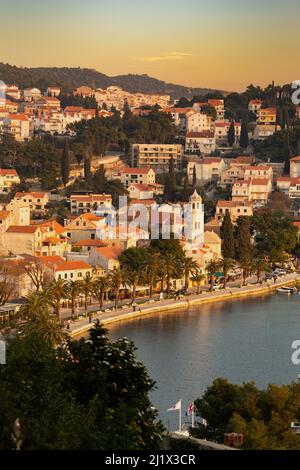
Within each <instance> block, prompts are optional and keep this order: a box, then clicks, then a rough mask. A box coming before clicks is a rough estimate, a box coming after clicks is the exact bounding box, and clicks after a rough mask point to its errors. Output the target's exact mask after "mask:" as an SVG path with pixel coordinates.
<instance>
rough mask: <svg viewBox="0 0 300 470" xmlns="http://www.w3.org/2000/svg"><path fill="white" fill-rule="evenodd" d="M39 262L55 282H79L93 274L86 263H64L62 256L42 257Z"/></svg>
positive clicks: (90, 267)
mask: <svg viewBox="0 0 300 470" xmlns="http://www.w3.org/2000/svg"><path fill="white" fill-rule="evenodd" d="M40 260H41V262H42V263H43V264H44V265H45V266H46V267H47V269H48V272H49V274H50V276H51V277H52V278H53V279H55V280H58V279H63V280H65V281H81V280H82V279H83V278H84V277H85V276H86V275H87V274H90V275H92V272H93V268H92V266H91V265H90V264H88V263H87V262H86V261H81V260H80V261H66V260H65V259H64V258H63V257H62V256H42V257H41V258H40Z"/></svg>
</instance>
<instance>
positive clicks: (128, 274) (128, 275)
mask: <svg viewBox="0 0 300 470" xmlns="http://www.w3.org/2000/svg"><path fill="white" fill-rule="evenodd" d="M123 275H124V281H125V282H126V283H128V284H130V286H131V287H132V297H131V298H132V302H134V301H135V297H136V288H137V286H138V284H139V281H140V279H141V274H140V273H139V272H137V271H125V272H124V274H123Z"/></svg>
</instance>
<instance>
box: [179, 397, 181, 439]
mask: <svg viewBox="0 0 300 470" xmlns="http://www.w3.org/2000/svg"><path fill="white" fill-rule="evenodd" d="M180 431H181V400H180V407H179V432H180Z"/></svg>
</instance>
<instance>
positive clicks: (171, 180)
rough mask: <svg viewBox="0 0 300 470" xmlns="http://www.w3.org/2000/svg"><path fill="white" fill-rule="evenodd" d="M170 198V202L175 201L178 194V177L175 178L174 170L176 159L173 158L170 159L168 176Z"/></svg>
mask: <svg viewBox="0 0 300 470" xmlns="http://www.w3.org/2000/svg"><path fill="white" fill-rule="evenodd" d="M167 186H168V198H169V201H172V202H173V201H174V200H175V194H176V176H175V168H174V158H173V156H172V157H171V158H170V162H169V175H168V185H167Z"/></svg>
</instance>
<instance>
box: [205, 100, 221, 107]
mask: <svg viewBox="0 0 300 470" xmlns="http://www.w3.org/2000/svg"><path fill="white" fill-rule="evenodd" d="M208 104H210V105H211V106H222V105H223V104H224V100H208Z"/></svg>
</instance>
